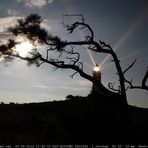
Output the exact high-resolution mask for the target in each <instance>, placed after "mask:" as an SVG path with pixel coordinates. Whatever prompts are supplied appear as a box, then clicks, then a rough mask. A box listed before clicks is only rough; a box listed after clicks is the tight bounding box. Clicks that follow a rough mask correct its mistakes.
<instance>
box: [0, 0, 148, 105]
mask: <svg viewBox="0 0 148 148" xmlns="http://www.w3.org/2000/svg"><path fill="white" fill-rule="evenodd" d="M31 13H38V14H39V15H41V16H42V17H43V18H44V19H45V20H44V22H43V26H44V27H45V28H46V29H47V30H48V31H49V32H50V33H52V34H53V35H59V36H60V37H61V38H62V39H65V40H68V39H75V36H74V37H72V36H70V35H68V34H67V33H66V31H65V29H64V28H63V26H62V24H61V21H62V14H83V16H84V18H85V20H86V22H87V23H88V24H90V26H91V27H92V29H93V30H94V33H95V40H96V41H99V40H100V39H101V40H102V41H105V42H106V43H108V44H110V45H111V46H112V47H113V48H114V49H115V50H116V53H117V55H118V57H119V58H120V59H121V65H122V67H123V69H125V68H126V67H127V66H128V65H129V64H130V63H131V62H132V61H133V60H134V59H135V58H138V60H137V63H136V64H135V66H134V67H133V69H131V70H130V71H129V72H128V73H127V77H128V78H129V79H131V78H133V79H134V82H135V83H134V84H137V85H138V84H139V83H140V82H141V79H142V77H143V75H144V72H145V71H146V67H147V66H148V64H147V63H148V58H147V56H148V33H147V32H148V27H147V26H148V1H147V0H11V1H10V0H0V40H6V39H7V38H9V36H8V35H7V34H6V33H5V32H6V28H7V27H9V26H10V25H14V24H15V23H16V19H17V18H19V17H25V16H27V15H29V14H31ZM72 19H73V20H77V19H79V18H76V17H74V18H72ZM64 21H65V22H69V18H68V17H64ZM78 35H79V36H80V38H81V36H82V35H83V33H82V32H80V33H79V34H78ZM81 55H82V58H84V59H83V60H84V63H85V65H84V66H85V70H86V71H87V72H88V73H90V74H91V70H92V66H93V64H92V61H91V58H90V57H89V54H88V52H87V50H85V49H84V50H82V51H81ZM92 56H93V58H94V61H95V62H96V63H98V64H100V63H102V83H103V84H104V85H107V83H108V82H114V81H116V82H117V80H118V78H117V75H116V71H115V67H114V65H113V63H112V62H110V60H111V58H108V57H106V56H105V55H96V54H92ZM0 71H1V72H0V101H3V102H19V103H24V102H40V101H50V100H57V99H64V98H65V97H66V96H67V95H69V94H72V95H82V96H86V95H87V94H88V93H89V92H90V90H91V85H92V84H91V83H90V82H89V81H87V80H85V79H83V78H81V77H80V76H79V75H76V76H75V77H74V79H71V78H70V77H69V75H70V74H73V71H70V70H64V71H61V70H57V71H53V67H52V66H50V65H42V66H41V67H39V68H37V67H35V66H33V65H32V66H27V64H26V63H25V62H24V61H21V60H19V59H16V60H14V61H13V62H9V63H4V62H1V63H0ZM128 102H129V104H133V105H136V106H142V107H148V92H146V91H138V90H136V91H128Z"/></svg>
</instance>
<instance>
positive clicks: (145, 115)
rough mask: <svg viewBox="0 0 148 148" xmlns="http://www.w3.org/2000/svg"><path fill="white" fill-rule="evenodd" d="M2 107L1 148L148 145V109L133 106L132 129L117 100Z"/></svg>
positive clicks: (80, 99) (78, 99)
mask: <svg viewBox="0 0 148 148" xmlns="http://www.w3.org/2000/svg"><path fill="white" fill-rule="evenodd" d="M102 100H103V101H102ZM105 100H106V99H105V98H97V99H94V98H93V97H92V96H89V97H73V98H70V99H69V100H66V101H53V102H45V103H31V104H1V105H0V144H10V143H11V144H13V143H15V144H16V143H17V144H35V143H37V144H68V143H69V144H73V143H77V144H92V143H93V144H101V143H102V144H106V143H107V144H109V143H114V144H115V143H120V144H121V143H129V142H131V143H133V142H138V143H139V142H141V143H145V142H147V141H148V137H147V133H148V128H147V125H148V109H142V108H137V107H133V106H129V109H130V117H131V123H132V125H131V127H130V128H129V127H127V126H126V122H125V121H124V116H123V113H122V112H123V111H122V106H121V105H120V103H116V102H118V101H115V100H113V99H110V100H109V99H108V103H106V102H107V101H105Z"/></svg>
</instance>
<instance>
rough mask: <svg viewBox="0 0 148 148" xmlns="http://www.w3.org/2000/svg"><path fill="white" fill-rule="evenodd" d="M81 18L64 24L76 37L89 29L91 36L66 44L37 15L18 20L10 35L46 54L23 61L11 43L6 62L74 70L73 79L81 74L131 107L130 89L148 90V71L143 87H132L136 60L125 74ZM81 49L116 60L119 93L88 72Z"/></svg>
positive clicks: (5, 53) (3, 49) (34, 54)
mask: <svg viewBox="0 0 148 148" xmlns="http://www.w3.org/2000/svg"><path fill="white" fill-rule="evenodd" d="M81 18H82V19H81V21H76V22H74V23H72V24H70V25H67V24H64V23H63V25H64V27H65V28H66V30H67V31H68V32H69V34H73V33H74V31H75V30H76V29H78V30H83V29H87V30H88V31H89V34H88V36H87V37H85V39H84V40H79V41H63V40H62V39H60V38H59V37H57V36H53V35H51V34H50V33H49V32H48V31H47V30H45V29H44V28H42V27H41V22H42V21H43V20H42V18H41V17H40V16H39V15H37V14H31V15H29V16H28V17H26V18H25V19H18V22H17V25H16V26H14V27H11V28H9V31H10V32H11V33H13V34H14V35H15V36H20V35H21V36H25V37H27V38H28V39H29V40H31V41H32V43H33V44H35V43H38V44H41V45H46V51H44V52H42V53H41V52H39V51H38V49H37V48H35V49H33V50H32V53H31V54H32V56H31V57H25V58H24V57H21V56H20V55H19V54H17V53H14V52H13V50H12V47H13V46H15V44H17V42H16V41H13V40H9V43H8V44H7V45H2V46H1V47H0V52H1V56H4V58H10V57H19V58H21V59H24V60H27V61H29V62H30V63H36V64H37V66H40V65H41V64H43V63H47V64H51V65H53V66H55V67H56V68H62V69H71V70H74V71H75V72H74V74H73V75H72V76H71V77H72V78H73V76H74V75H75V74H77V73H79V74H80V76H81V77H83V78H85V79H87V80H89V81H91V82H92V83H94V84H95V85H96V86H97V87H98V89H99V90H101V92H102V93H103V94H105V95H110V94H112V93H117V94H119V95H120V96H121V97H122V99H123V102H124V104H125V105H127V97H126V91H127V89H129V88H131V89H133V88H139V89H145V90H148V86H146V81H147V78H148V70H147V71H146V74H145V75H144V78H143V80H142V85H141V86H134V85H133V84H132V80H131V81H129V80H127V79H126V78H125V73H126V72H127V71H128V70H129V69H131V68H132V67H133V65H134V64H135V62H136V60H135V61H134V62H133V63H132V64H131V65H129V66H128V67H127V68H126V69H125V70H122V67H121V65H120V60H119V59H118V57H117V55H116V53H115V52H114V50H113V49H112V47H111V46H110V45H109V44H106V43H105V42H103V41H95V39H94V31H93V30H92V28H91V27H90V26H89V25H88V24H87V23H85V20H84V19H83V16H82V15H81ZM79 46H87V47H88V49H89V50H91V51H92V52H95V53H96V54H97V53H105V54H109V55H111V56H112V58H113V62H114V64H115V66H116V69H117V74H118V76H119V84H120V86H119V89H115V88H114V84H113V83H109V84H108V86H109V89H110V90H113V92H112V91H110V90H109V89H107V88H106V87H105V86H104V85H103V84H102V83H101V82H100V81H99V80H97V79H96V78H94V77H93V76H91V75H89V74H88V73H86V72H84V69H83V62H82V61H81V60H80V57H81V54H80V53H79V52H78V50H76V48H79ZM80 50H81V49H80ZM53 52H54V53H56V54H58V57H56V58H54V57H52V53H53ZM125 83H127V84H128V86H126V85H125Z"/></svg>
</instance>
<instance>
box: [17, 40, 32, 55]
mask: <svg viewBox="0 0 148 148" xmlns="http://www.w3.org/2000/svg"><path fill="white" fill-rule="evenodd" d="M32 49H33V45H32V44H31V43H30V42H22V43H20V44H18V45H16V46H15V51H16V52H17V53H18V54H19V55H20V56H21V57H23V58H25V57H27V56H28V54H29V53H30V52H31V50H32Z"/></svg>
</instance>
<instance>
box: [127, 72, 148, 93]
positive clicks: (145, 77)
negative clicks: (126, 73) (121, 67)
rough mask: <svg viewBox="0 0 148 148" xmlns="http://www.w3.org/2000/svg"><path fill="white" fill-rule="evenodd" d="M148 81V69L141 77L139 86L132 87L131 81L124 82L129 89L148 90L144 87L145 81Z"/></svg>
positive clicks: (147, 87)
mask: <svg viewBox="0 0 148 148" xmlns="http://www.w3.org/2000/svg"><path fill="white" fill-rule="evenodd" d="M147 79H148V69H147V71H146V73H145V75H144V77H143V80H142V84H141V85H133V83H132V82H133V80H131V81H128V80H127V79H125V82H126V83H128V84H129V87H128V88H130V89H144V90H148V86H147V85H146V81H147Z"/></svg>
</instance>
